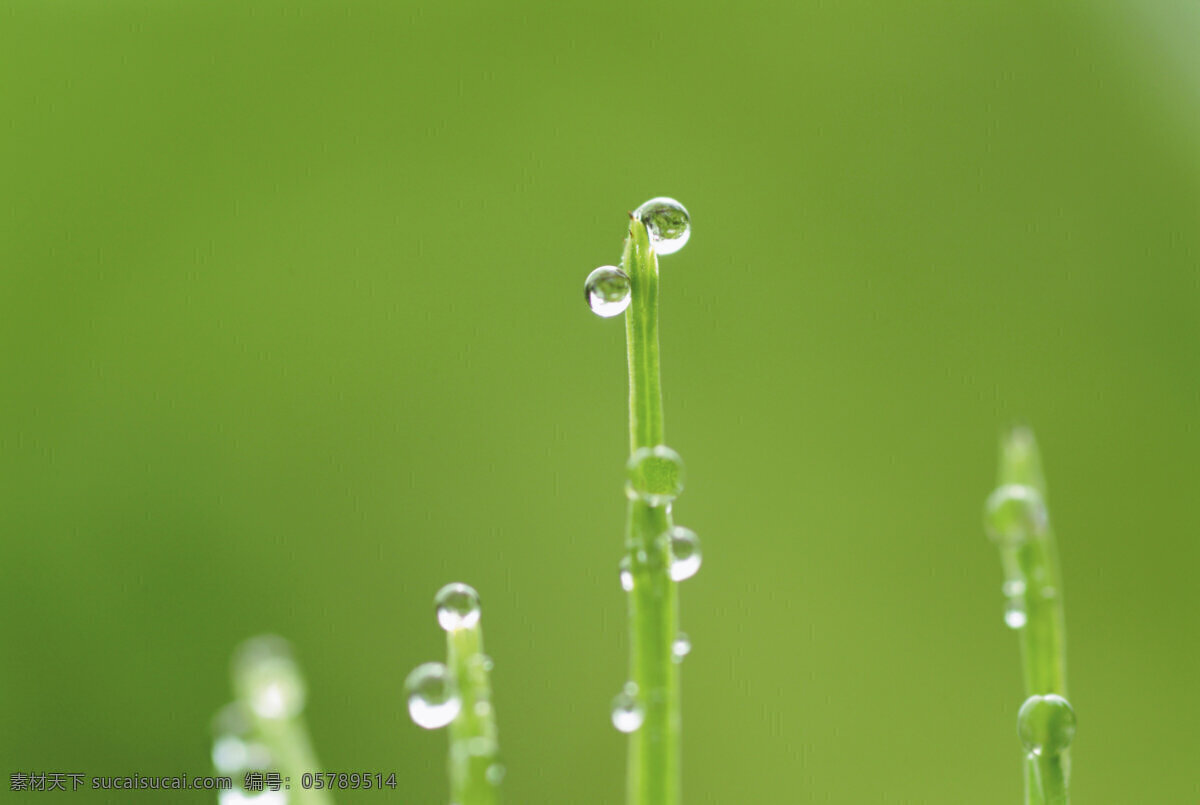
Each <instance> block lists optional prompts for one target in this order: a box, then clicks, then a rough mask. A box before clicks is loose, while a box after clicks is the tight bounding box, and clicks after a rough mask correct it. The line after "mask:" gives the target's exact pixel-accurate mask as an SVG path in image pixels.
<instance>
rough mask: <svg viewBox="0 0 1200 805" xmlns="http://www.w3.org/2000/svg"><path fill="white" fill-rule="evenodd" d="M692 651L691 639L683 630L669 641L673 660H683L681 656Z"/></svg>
mask: <svg viewBox="0 0 1200 805" xmlns="http://www.w3.org/2000/svg"><path fill="white" fill-rule="evenodd" d="M691 653H692V641H691V640H689V639H688V636H687V635H686V634H684V633H683V632H680V633H679V634H677V635H676V636H675V639H674V640H673V641H671V659H672V660H674V661H675V662H683V658H684V657H686V656H687V655H689V654H691Z"/></svg>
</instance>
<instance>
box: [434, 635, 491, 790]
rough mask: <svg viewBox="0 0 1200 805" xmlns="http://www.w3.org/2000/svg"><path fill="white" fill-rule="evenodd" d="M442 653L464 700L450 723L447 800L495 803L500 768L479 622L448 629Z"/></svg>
mask: <svg viewBox="0 0 1200 805" xmlns="http://www.w3.org/2000/svg"><path fill="white" fill-rule="evenodd" d="M446 653H447V663H446V664H447V667H449V668H450V672H451V674H452V676H453V679H454V684H455V686H456V688H457V692H458V696H459V700H460V701H461V703H462V709H461V711H460V713H459V715H458V717H457V718H455V719H454V721H453V722H451V724H450V794H451V801H452V802H454V803H455V805H497V803H499V801H500V785H499V784H500V778H501V777H502V776H503V774H504V767H503V766H501V765H500V763H499V761H498V754H499V742H498V740H497V731H496V716H495V710H494V709H493V708H492V686H491V680H490V674H489V671H490V668H491V660H490V659H489V658H488V657H487V655H485V654H484V653H483V631H482V627H481V626H480V624H479V623H478V622H476V623H475V624H474V625H473V626H469V627H464V628H460V629H452V630H450V631H448V632H446Z"/></svg>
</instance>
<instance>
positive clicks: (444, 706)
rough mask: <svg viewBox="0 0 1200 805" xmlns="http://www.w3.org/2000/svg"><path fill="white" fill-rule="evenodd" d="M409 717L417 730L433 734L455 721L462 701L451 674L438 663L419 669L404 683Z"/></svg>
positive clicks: (429, 663) (419, 667)
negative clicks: (417, 727) (430, 731)
mask: <svg viewBox="0 0 1200 805" xmlns="http://www.w3.org/2000/svg"><path fill="white" fill-rule="evenodd" d="M404 689H405V691H406V692H407V693H408V714H409V715H410V716H412V720H413V721H414V722H416V724H417V726H419V727H424V728H425V729H427V730H436V729H439V728H441V727H444V726H446V725H447V724H449V723H450V722H451V721H453V720H454V719H456V718H458V713H459V710H461V709H462V701H461V700H460V699H459V698H458V694H457V692H455V690H454V686H453V685H452V684H451V681H450V671H449V670H448V669H447V668H446V666H445V665H443V664H442V663H440V662H427V663H425V664H424V665H418V666H417V667H416V668H414V669H413V672H412V673H411V674H409V675H408V679H406V680H404Z"/></svg>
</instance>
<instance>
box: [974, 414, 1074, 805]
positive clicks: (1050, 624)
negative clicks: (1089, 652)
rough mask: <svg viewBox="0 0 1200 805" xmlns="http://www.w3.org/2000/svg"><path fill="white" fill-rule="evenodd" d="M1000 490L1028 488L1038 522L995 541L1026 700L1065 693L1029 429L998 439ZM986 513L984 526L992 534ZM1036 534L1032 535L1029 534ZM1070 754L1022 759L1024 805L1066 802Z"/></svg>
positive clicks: (1061, 627) (1039, 473) (1050, 550)
mask: <svg viewBox="0 0 1200 805" xmlns="http://www.w3.org/2000/svg"><path fill="white" fill-rule="evenodd" d="M998 480H999V483H1000V486H999V488H998V489H997V490H996V492H995V493H993V498H992V499H990V500H989V506H990V505H991V502H992V500H996V499H997V497H998V496H1001V495H1002V494H1003V492H1004V490H1006V489H1008V490H1013V489H1017V490H1021V489H1033V490H1035V494H1034V495H1032V496H1030V499H1031V500H1036V501H1037V502H1038V503H1037V506H1038V507H1039V510H1040V512H1041V516H1042V519H1041V520H1040V521H1039V523H1038V525H1037V527H1036V528H1032V529H1030V530H1031V533H1029V534H1027V535H1025V536H1024V537H1023V538H1004V537H999V538H997V534H996V533H993V538H995V539H996V542H997V545H998V547H999V549H1000V561H1001V565H1002V566H1003V568H1004V577H1005V587H1006V595H1008V597H1009V598H1010V604H1013V605H1015V606H1016V607H1017V609H1018V611H1019V612H1021V613H1023V615H1024V624H1023V625H1022V626H1020V627H1019V628H1018V629H1017V632H1018V636H1019V638H1018V639H1019V643H1020V646H1021V660H1022V672H1023V676H1024V682H1025V696H1026V697H1030V696H1035V695H1044V694H1050V693H1054V694H1058V695H1060V696H1063V697H1065V696H1066V695H1067V658H1066V621H1065V618H1064V615H1063V595H1062V578H1061V574H1060V570H1059V562H1058V547H1057V543H1056V541H1055V538H1054V529H1053V526H1052V525H1051V522H1050V518H1049V514H1048V510H1047V509H1046V508H1045V498H1046V479H1045V474H1044V472H1043V470H1042V459H1041V454H1040V451H1039V450H1038V445H1037V440H1036V439H1035V438H1034V435H1033V431H1032V430H1031V429H1029V428H1028V427H1025V426H1017V427H1014V428H1012V429H1011V430H1010V431H1008V432H1007V433H1006V434H1004V436H1003V437H1002V438H1001V441H1000V467H999V472H998ZM993 520H994V517H992V515H991V514H989V527H990V528H992V529H993V530H995V524H994V522H992V521H993ZM1032 532H1036V533H1032ZM1069 770H1070V755H1069V752H1068V750H1066V749H1063V750H1062V751H1061V752H1059V753H1055V754H1053V755H1052V756H1044V757H1042V756H1036V755H1033V754H1030V755H1029V756H1028V757H1027V758H1026V761H1025V791H1026V795H1025V801H1026V803H1027V805H1052V804H1053V805H1059V803H1066V801H1067V782H1068V777H1069Z"/></svg>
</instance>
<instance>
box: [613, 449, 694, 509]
mask: <svg viewBox="0 0 1200 805" xmlns="http://www.w3.org/2000/svg"><path fill="white" fill-rule="evenodd" d="M625 473H626V477H627V478H628V480H627V481H626V483H625V493H626V494H627V495H628V496H629V497H630V498H631V499H636V498H641V499H642V500H644V501H645V502H646V503H648V504H649V505H651V506H664V505H666V504H669V503H670V502H671V501H673V500H674V499H675V498H677V497H678V496H679V493H680V492H682V491H683V459H682V458H680V457H679V454H678V453H676V452H675V451H674V450H672V449H671V448H669V447H667V446H666V445H665V444H660V445H655V446H654V447H639V448H638V449H637V450H634V451H633V455H631V456H630V457H629V461H628V463H626V465H625Z"/></svg>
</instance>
